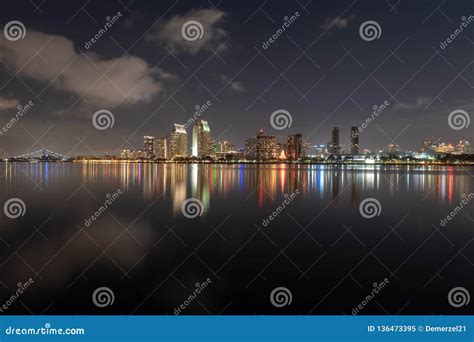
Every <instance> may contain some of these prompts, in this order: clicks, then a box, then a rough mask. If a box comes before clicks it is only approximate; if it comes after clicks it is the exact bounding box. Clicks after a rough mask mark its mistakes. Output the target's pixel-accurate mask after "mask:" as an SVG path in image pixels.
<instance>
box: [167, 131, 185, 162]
mask: <svg viewBox="0 0 474 342" xmlns="http://www.w3.org/2000/svg"><path fill="white" fill-rule="evenodd" d="M170 140H171V141H170V157H171V158H179V157H187V156H188V132H186V128H185V127H184V125H178V124H174V127H173V131H172V132H171V138H170Z"/></svg>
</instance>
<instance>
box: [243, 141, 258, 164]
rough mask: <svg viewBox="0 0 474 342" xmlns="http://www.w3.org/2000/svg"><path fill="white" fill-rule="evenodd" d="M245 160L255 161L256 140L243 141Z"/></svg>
mask: <svg viewBox="0 0 474 342" xmlns="http://www.w3.org/2000/svg"><path fill="white" fill-rule="evenodd" d="M245 158H246V159H250V160H254V159H257V139H256V138H249V139H247V140H245Z"/></svg>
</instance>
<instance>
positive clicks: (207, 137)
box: [192, 119, 212, 157]
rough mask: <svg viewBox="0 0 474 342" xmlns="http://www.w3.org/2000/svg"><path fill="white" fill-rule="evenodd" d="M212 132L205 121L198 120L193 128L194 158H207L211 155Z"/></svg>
mask: <svg viewBox="0 0 474 342" xmlns="http://www.w3.org/2000/svg"><path fill="white" fill-rule="evenodd" d="M211 143H212V139H211V130H210V129H209V124H208V123H207V121H204V120H201V119H199V120H196V121H195V122H194V126H193V146H192V154H193V157H205V156H209V155H210V154H211Z"/></svg>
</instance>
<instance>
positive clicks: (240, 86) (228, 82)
mask: <svg viewBox="0 0 474 342" xmlns="http://www.w3.org/2000/svg"><path fill="white" fill-rule="evenodd" d="M220 79H221V81H222V83H224V84H225V86H230V87H231V88H232V90H235V91H237V92H239V93H242V92H244V91H245V87H244V85H243V84H242V82H236V81H231V80H230V79H229V78H228V77H227V76H226V75H220Z"/></svg>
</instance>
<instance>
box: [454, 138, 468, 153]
mask: <svg viewBox="0 0 474 342" xmlns="http://www.w3.org/2000/svg"><path fill="white" fill-rule="evenodd" d="M457 152H458V153H461V154H471V153H472V147H471V143H470V142H469V141H467V140H461V141H460V142H459V144H458V146H457Z"/></svg>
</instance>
